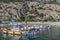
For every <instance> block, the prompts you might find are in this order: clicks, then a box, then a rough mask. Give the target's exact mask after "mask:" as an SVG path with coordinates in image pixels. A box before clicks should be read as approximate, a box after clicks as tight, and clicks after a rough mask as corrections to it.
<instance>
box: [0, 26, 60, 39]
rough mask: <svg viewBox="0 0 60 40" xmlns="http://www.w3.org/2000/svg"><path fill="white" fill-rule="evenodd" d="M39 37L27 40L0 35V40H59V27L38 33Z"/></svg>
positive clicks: (15, 36)
mask: <svg viewBox="0 0 60 40" xmlns="http://www.w3.org/2000/svg"><path fill="white" fill-rule="evenodd" d="M38 35H40V37H38V38H28V37H26V36H22V37H21V36H20V35H14V36H13V35H10V34H3V33H0V40H60V27H55V26H54V27H50V28H49V29H46V30H41V31H40V34H38Z"/></svg>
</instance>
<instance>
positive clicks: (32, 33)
mask: <svg viewBox="0 0 60 40" xmlns="http://www.w3.org/2000/svg"><path fill="white" fill-rule="evenodd" d="M25 35H26V36H27V37H28V38H37V37H40V30H39V29H36V28H33V29H30V30H28V31H26V32H25Z"/></svg>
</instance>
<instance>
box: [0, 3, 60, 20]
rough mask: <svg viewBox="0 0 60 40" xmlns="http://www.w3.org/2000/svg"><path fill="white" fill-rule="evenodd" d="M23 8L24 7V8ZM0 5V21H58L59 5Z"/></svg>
mask: <svg viewBox="0 0 60 40" xmlns="http://www.w3.org/2000/svg"><path fill="white" fill-rule="evenodd" d="M24 6H25V7H24ZM24 6H23V3H22V2H14V3H12V2H10V3H0V19H2V20H10V19H12V20H16V19H17V20H23V21H24V20H25V17H26V20H27V21H60V5H59V4H53V3H52V4H51V3H40V2H27V4H24Z"/></svg>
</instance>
